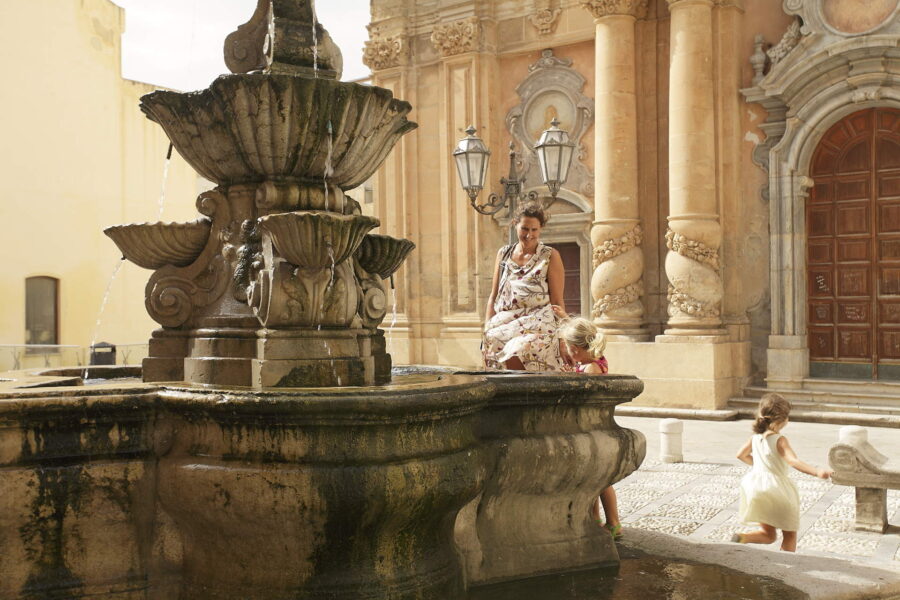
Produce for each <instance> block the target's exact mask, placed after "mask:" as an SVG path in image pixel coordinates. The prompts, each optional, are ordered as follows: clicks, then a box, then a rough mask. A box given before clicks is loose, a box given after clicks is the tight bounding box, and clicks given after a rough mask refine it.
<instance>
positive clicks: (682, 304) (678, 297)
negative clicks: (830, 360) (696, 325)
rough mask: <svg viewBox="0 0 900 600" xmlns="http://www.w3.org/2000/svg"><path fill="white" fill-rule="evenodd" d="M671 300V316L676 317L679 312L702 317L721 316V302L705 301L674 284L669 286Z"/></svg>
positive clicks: (668, 297)
mask: <svg viewBox="0 0 900 600" xmlns="http://www.w3.org/2000/svg"><path fill="white" fill-rule="evenodd" d="M666 297H667V299H668V301H669V316H670V317H674V316H676V315H677V314H678V313H679V312H681V313H683V314H686V315H689V316H691V317H697V318H700V319H708V318H717V317H718V316H719V312H720V309H719V303H715V304H713V303H711V302H703V301H702V300H697V299H696V298H692V297H691V296H690V295H688V294H686V293H684V292H680V291H678V290H677V289H676V288H675V287H674V286H672V285H670V286H669V291H668V294H667V295H666Z"/></svg>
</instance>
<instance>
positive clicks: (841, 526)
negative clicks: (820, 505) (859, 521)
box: [809, 517, 853, 533]
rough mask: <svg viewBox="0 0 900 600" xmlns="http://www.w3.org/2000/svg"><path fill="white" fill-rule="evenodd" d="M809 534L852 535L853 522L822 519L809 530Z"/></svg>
mask: <svg viewBox="0 0 900 600" xmlns="http://www.w3.org/2000/svg"><path fill="white" fill-rule="evenodd" d="M809 531H811V532H817V533H818V532H826V531H827V532H833V533H853V521H852V520H847V519H832V518H827V517H822V518H820V519H818V520H817V521H816V522H815V523H813V524H812V527H810V528H809Z"/></svg>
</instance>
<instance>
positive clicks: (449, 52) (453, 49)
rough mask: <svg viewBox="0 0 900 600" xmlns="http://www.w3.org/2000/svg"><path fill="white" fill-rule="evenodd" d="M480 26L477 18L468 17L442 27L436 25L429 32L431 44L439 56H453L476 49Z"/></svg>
mask: <svg viewBox="0 0 900 600" xmlns="http://www.w3.org/2000/svg"><path fill="white" fill-rule="evenodd" d="M480 37H481V24H480V23H479V22H478V17H469V18H467V19H462V20H459V21H453V22H452V23H447V24H443V25H436V26H435V28H434V31H432V32H431V43H432V44H434V47H435V49H436V50H437V51H438V52H440V53H441V56H454V55H456V54H462V53H463V52H473V51H475V50H477V49H478V44H479V41H480Z"/></svg>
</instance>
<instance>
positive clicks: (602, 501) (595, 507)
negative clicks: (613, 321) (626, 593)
mask: <svg viewBox="0 0 900 600" xmlns="http://www.w3.org/2000/svg"><path fill="white" fill-rule="evenodd" d="M554 312H556V314H557V315H558V316H560V317H561V318H563V319H568V320H566V321H565V322H564V324H563V327H562V329H561V330H560V340H561V342H562V343H563V344H564V345H565V346H566V347H567V348H568V351H569V356H571V357H572V359H573V360H574V361H575V363H576V367H575V372H577V373H587V374H588V375H605V374H606V373H607V372H608V371H609V366H608V364H607V362H606V357H605V356H603V352H604V350H606V339H605V338H604V337H603V334H602V333H601V332H600V331H598V330H597V327H596V326H595V325H594V324H593V323H591V322H590V321H589V320H587V319H584V318H582V317H575V318H573V319H569V318H568V315H566V314H565V312H563V311H562V310H557V309H554ZM601 506H602V507H603V513H604V515H605V516H606V523H604V522H603V521H602V520H601V519H600V507H601ZM591 517H592V518H593V519H594V520H595V521H596V522H597V524H598V525H600V526H601V527H604V528H606V529H607V530H608V531H609V533H610V535H612V537H613V539H614V540H617V539H619V538H620V537H622V523H621V521H619V506H618V499H617V498H616V491H615V490H614V489H613V488H612V486H609V487H608V488H606V489H605V490H603V491H602V492H600V497H599V498H597V501H595V502H594V503H593V504H592V505H591Z"/></svg>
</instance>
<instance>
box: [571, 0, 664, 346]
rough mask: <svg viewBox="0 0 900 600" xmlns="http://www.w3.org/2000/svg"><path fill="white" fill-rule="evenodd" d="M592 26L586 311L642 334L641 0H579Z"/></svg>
mask: <svg viewBox="0 0 900 600" xmlns="http://www.w3.org/2000/svg"><path fill="white" fill-rule="evenodd" d="M581 4H582V6H583V7H584V8H585V9H587V10H589V11H590V12H591V14H592V15H593V17H594V21H595V24H596V34H595V35H596V37H595V48H596V63H595V65H596V67H595V68H596V90H595V102H596V116H595V134H594V135H595V158H594V181H595V184H594V188H595V194H594V198H595V199H594V215H595V217H594V218H595V221H594V225H593V228H592V229H591V242H592V244H593V247H594V251H593V268H594V273H593V276H592V277H591V296H592V297H593V301H594V304H593V309H592V316H593V317H594V319H595V321H596V323H597V325H598V326H599V327H600V328H601V329H602V330H603V331H604V332H605V333H606V334H607V335H617V336H626V337H627V338H630V339H641V338H646V337H647V336H648V332H647V330H646V328H645V327H644V306H643V303H642V301H641V297H642V296H643V294H644V283H643V271H644V255H643V252H642V250H641V242H642V239H643V234H642V231H641V224H640V218H639V206H638V150H637V95H636V73H635V56H636V51H635V20H636V19H637V18H640V17H642V16H644V15H645V14H646V10H647V0H582V2H581Z"/></svg>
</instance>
